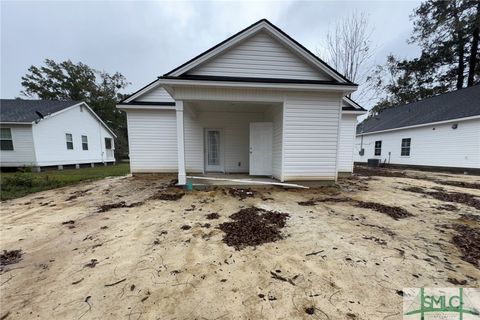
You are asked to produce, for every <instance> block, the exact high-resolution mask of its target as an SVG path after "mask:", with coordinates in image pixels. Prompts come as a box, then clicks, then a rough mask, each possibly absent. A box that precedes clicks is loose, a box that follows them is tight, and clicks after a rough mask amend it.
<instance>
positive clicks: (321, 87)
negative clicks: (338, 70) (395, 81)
mask: <svg viewBox="0 0 480 320" xmlns="http://www.w3.org/2000/svg"><path fill="white" fill-rule="evenodd" d="M158 85H165V86H175V85H177V86H199V87H224V88H225V87H226V88H262V89H287V90H309V91H326V90H328V91H341V92H344V93H345V94H348V93H351V92H354V91H355V90H357V87H358V86H357V85H355V84H343V83H338V84H316V83H294V82H292V83H275V82H249V81H216V80H191V79H182V78H174V77H160V78H159V79H158Z"/></svg>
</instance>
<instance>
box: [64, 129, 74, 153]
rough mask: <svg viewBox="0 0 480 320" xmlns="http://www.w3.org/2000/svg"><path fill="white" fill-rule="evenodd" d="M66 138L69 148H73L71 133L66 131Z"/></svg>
mask: <svg viewBox="0 0 480 320" xmlns="http://www.w3.org/2000/svg"><path fill="white" fill-rule="evenodd" d="M65 139H67V149H68V150H73V136H72V134H71V133H65Z"/></svg>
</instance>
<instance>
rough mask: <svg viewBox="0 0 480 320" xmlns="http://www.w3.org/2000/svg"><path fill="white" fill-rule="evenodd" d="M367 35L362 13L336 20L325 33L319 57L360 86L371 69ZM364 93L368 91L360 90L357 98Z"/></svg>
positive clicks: (370, 30)
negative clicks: (321, 56) (331, 28)
mask: <svg viewBox="0 0 480 320" xmlns="http://www.w3.org/2000/svg"><path fill="white" fill-rule="evenodd" d="M371 34H372V28H371V27H370V26H369V23H368V16H367V15H366V14H365V13H364V12H353V13H351V14H350V15H349V16H346V17H344V18H342V19H341V20H339V21H338V22H337V23H336V25H335V29H334V30H333V31H329V32H328V34H327V36H326V40H325V42H324V45H323V54H322V53H321V52H319V54H320V55H323V56H324V57H325V58H326V60H327V61H328V63H329V64H330V65H332V66H333V67H334V68H335V69H336V70H338V71H339V72H340V73H342V74H343V75H344V76H345V77H347V78H348V79H349V80H350V81H352V82H355V83H358V84H360V85H363V84H364V83H365V81H366V79H367V76H368V74H369V72H370V71H371V69H372V67H373V63H372V58H373V55H374V50H373V49H372V46H371V44H372V41H371V40H370V38H371ZM365 87H366V86H365ZM368 91H369V90H368V88H364V90H362V87H361V89H360V92H359V94H357V95H356V97H357V99H358V98H359V97H361V96H365V93H366V92H368Z"/></svg>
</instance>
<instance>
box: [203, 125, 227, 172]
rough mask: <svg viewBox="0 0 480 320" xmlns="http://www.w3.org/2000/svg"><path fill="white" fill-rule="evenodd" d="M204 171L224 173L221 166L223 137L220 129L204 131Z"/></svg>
mask: <svg viewBox="0 0 480 320" xmlns="http://www.w3.org/2000/svg"><path fill="white" fill-rule="evenodd" d="M205 171H206V172H224V171H225V169H224V166H223V136H222V130H220V129H205Z"/></svg>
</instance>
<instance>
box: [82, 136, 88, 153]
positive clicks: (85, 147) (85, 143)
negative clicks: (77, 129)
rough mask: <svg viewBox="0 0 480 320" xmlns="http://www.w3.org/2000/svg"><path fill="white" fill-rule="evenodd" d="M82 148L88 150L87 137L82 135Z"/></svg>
mask: <svg viewBox="0 0 480 320" xmlns="http://www.w3.org/2000/svg"><path fill="white" fill-rule="evenodd" d="M82 149H83V150H88V138H87V136H82Z"/></svg>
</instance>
